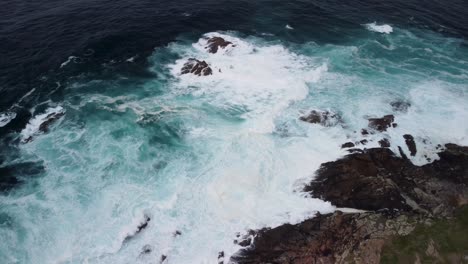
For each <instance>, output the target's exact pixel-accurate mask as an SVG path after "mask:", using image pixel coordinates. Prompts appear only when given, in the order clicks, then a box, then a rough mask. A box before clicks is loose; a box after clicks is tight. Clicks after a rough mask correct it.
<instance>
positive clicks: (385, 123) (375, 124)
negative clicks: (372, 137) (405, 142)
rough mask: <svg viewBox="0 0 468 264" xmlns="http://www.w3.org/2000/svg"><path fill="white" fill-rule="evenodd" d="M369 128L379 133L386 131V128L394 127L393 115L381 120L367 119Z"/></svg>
mask: <svg viewBox="0 0 468 264" xmlns="http://www.w3.org/2000/svg"><path fill="white" fill-rule="evenodd" d="M368 120H369V127H370V128H372V129H374V130H377V131H379V132H383V131H387V128H389V127H391V126H393V127H396V126H397V124H396V123H394V121H395V116H393V115H386V116H384V117H381V118H369V119H368Z"/></svg>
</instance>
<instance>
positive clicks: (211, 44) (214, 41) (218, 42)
mask: <svg viewBox="0 0 468 264" xmlns="http://www.w3.org/2000/svg"><path fill="white" fill-rule="evenodd" d="M228 45H232V42H229V41H226V40H225V39H223V38H221V37H212V38H209V39H208V46H207V47H206V49H208V52H209V53H216V52H218V49H219V48H222V49H224V48H226V47H227V46H228Z"/></svg>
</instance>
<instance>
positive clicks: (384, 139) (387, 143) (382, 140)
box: [379, 138, 390, 148]
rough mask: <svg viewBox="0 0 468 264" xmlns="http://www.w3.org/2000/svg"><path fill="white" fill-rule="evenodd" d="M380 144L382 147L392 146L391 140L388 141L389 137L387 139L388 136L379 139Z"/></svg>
mask: <svg viewBox="0 0 468 264" xmlns="http://www.w3.org/2000/svg"><path fill="white" fill-rule="evenodd" d="M379 145H380V147H382V148H389V147H390V141H388V139H386V138H383V139H381V140H379Z"/></svg>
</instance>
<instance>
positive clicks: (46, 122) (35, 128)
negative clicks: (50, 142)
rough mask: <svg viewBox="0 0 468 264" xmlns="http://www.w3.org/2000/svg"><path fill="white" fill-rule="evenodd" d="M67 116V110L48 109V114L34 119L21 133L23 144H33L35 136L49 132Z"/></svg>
mask: <svg viewBox="0 0 468 264" xmlns="http://www.w3.org/2000/svg"><path fill="white" fill-rule="evenodd" d="M64 115H65V110H64V109H63V108H62V107H60V106H57V107H55V108H49V109H47V112H46V113H44V114H40V115H37V116H35V117H34V118H32V119H31V120H30V121H29V123H28V124H27V125H26V127H25V128H24V129H23V130H22V131H21V136H22V139H21V142H22V143H28V142H31V141H32V140H33V139H34V137H35V136H37V135H38V134H41V133H47V132H49V127H50V126H51V125H52V124H53V123H55V122H56V121H58V120H59V119H60V118H61V117H63V116H64Z"/></svg>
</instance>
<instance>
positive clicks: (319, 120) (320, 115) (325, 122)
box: [299, 110, 342, 127]
mask: <svg viewBox="0 0 468 264" xmlns="http://www.w3.org/2000/svg"><path fill="white" fill-rule="evenodd" d="M299 119H300V120H301V121H304V122H308V123H311V124H320V125H322V126H325V127H331V126H335V125H337V124H341V123H342V120H341V117H340V115H339V114H337V113H334V112H331V111H321V110H312V111H311V112H310V113H309V114H308V115H306V116H301V117H300V118H299Z"/></svg>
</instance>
